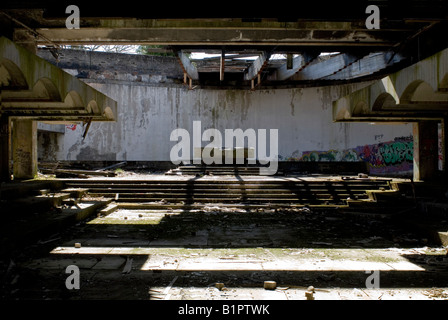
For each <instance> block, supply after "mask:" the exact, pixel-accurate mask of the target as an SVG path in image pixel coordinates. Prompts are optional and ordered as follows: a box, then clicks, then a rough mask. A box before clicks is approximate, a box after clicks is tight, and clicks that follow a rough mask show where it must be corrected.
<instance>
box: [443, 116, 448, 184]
mask: <svg viewBox="0 0 448 320" xmlns="http://www.w3.org/2000/svg"><path fill="white" fill-rule="evenodd" d="M447 130H448V118H443V119H442V159H443V160H442V163H443V165H442V167H443V171H444V176H445V177H447V176H448V148H447V145H446V139H447V138H448V131H447Z"/></svg>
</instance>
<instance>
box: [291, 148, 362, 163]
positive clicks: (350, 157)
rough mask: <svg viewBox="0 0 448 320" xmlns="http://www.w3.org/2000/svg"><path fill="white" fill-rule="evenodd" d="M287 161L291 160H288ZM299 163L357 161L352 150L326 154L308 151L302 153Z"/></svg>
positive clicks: (332, 151) (356, 156) (331, 151)
mask: <svg viewBox="0 0 448 320" xmlns="http://www.w3.org/2000/svg"><path fill="white" fill-rule="evenodd" d="M288 160H292V159H291V158H289V159H288ZM299 160H300V161H359V158H358V155H357V154H356V152H354V151H353V150H351V149H349V150H344V151H338V150H330V151H326V152H321V151H308V152H304V153H303V155H302V157H301V158H300V159H299Z"/></svg>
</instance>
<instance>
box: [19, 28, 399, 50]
mask: <svg viewBox="0 0 448 320" xmlns="http://www.w3.org/2000/svg"><path fill="white" fill-rule="evenodd" d="M27 32H28V31H27V30H26V29H16V30H15V32H14V35H15V38H16V39H17V41H20V39H22V38H23V39H26V36H27ZM36 32H38V33H39V34H41V35H42V36H43V37H45V38H46V39H50V40H51V41H52V42H53V43H56V44H71V45H82V44H153V45H173V46H175V45H184V46H185V45H187V46H188V45H202V46H203V45H219V46H223V45H252V46H254V45H258V46H263V45H270V46H279V45H290V46H319V45H325V46H352V47H360V46H372V45H375V46H381V47H390V46H392V45H394V44H396V43H397V42H399V41H400V39H402V37H403V35H402V32H392V33H389V32H385V33H384V34H383V35H382V36H381V35H379V33H378V32H376V33H373V32H370V31H369V30H367V29H365V30H362V31H356V30H347V31H340V32H332V31H316V30H303V29H297V28H291V29H285V28H283V29H262V28H248V29H243V28H235V29H234V28H184V27H180V28H124V27H120V28H115V27H111V28H107V27H105V28H93V27H92V28H89V27H83V28H80V29H73V30H68V29H67V28H38V29H36ZM380 32H381V31H380ZM45 38H38V39H36V43H37V45H39V44H48V41H46V40H45ZM354 39H357V41H354Z"/></svg>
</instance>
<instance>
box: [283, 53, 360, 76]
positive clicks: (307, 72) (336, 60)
mask: <svg viewBox="0 0 448 320" xmlns="http://www.w3.org/2000/svg"><path fill="white" fill-rule="evenodd" d="M358 59H359V57H357V56H354V55H351V54H338V55H336V56H334V57H331V58H329V59H328V60H324V61H315V62H312V63H311V64H310V65H309V66H307V67H306V68H305V69H303V70H302V71H300V72H297V73H295V74H294V76H293V77H291V79H292V80H317V79H322V78H325V77H328V76H330V75H333V74H335V73H338V72H340V71H341V70H343V69H345V68H347V67H348V66H349V65H350V64H352V63H353V62H355V61H356V60H358Z"/></svg>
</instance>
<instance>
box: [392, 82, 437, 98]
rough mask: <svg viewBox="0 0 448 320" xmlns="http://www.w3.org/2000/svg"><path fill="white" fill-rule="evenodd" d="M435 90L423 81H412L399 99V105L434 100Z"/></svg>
mask: <svg viewBox="0 0 448 320" xmlns="http://www.w3.org/2000/svg"><path fill="white" fill-rule="evenodd" d="M434 93H435V90H434V88H432V87H431V86H430V85H429V84H428V83H426V82H425V81H423V80H415V81H412V82H411V83H410V84H409V85H408V86H407V87H406V89H405V90H404V91H403V94H402V95H401V97H400V102H401V103H410V102H411V101H430V100H434Z"/></svg>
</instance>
